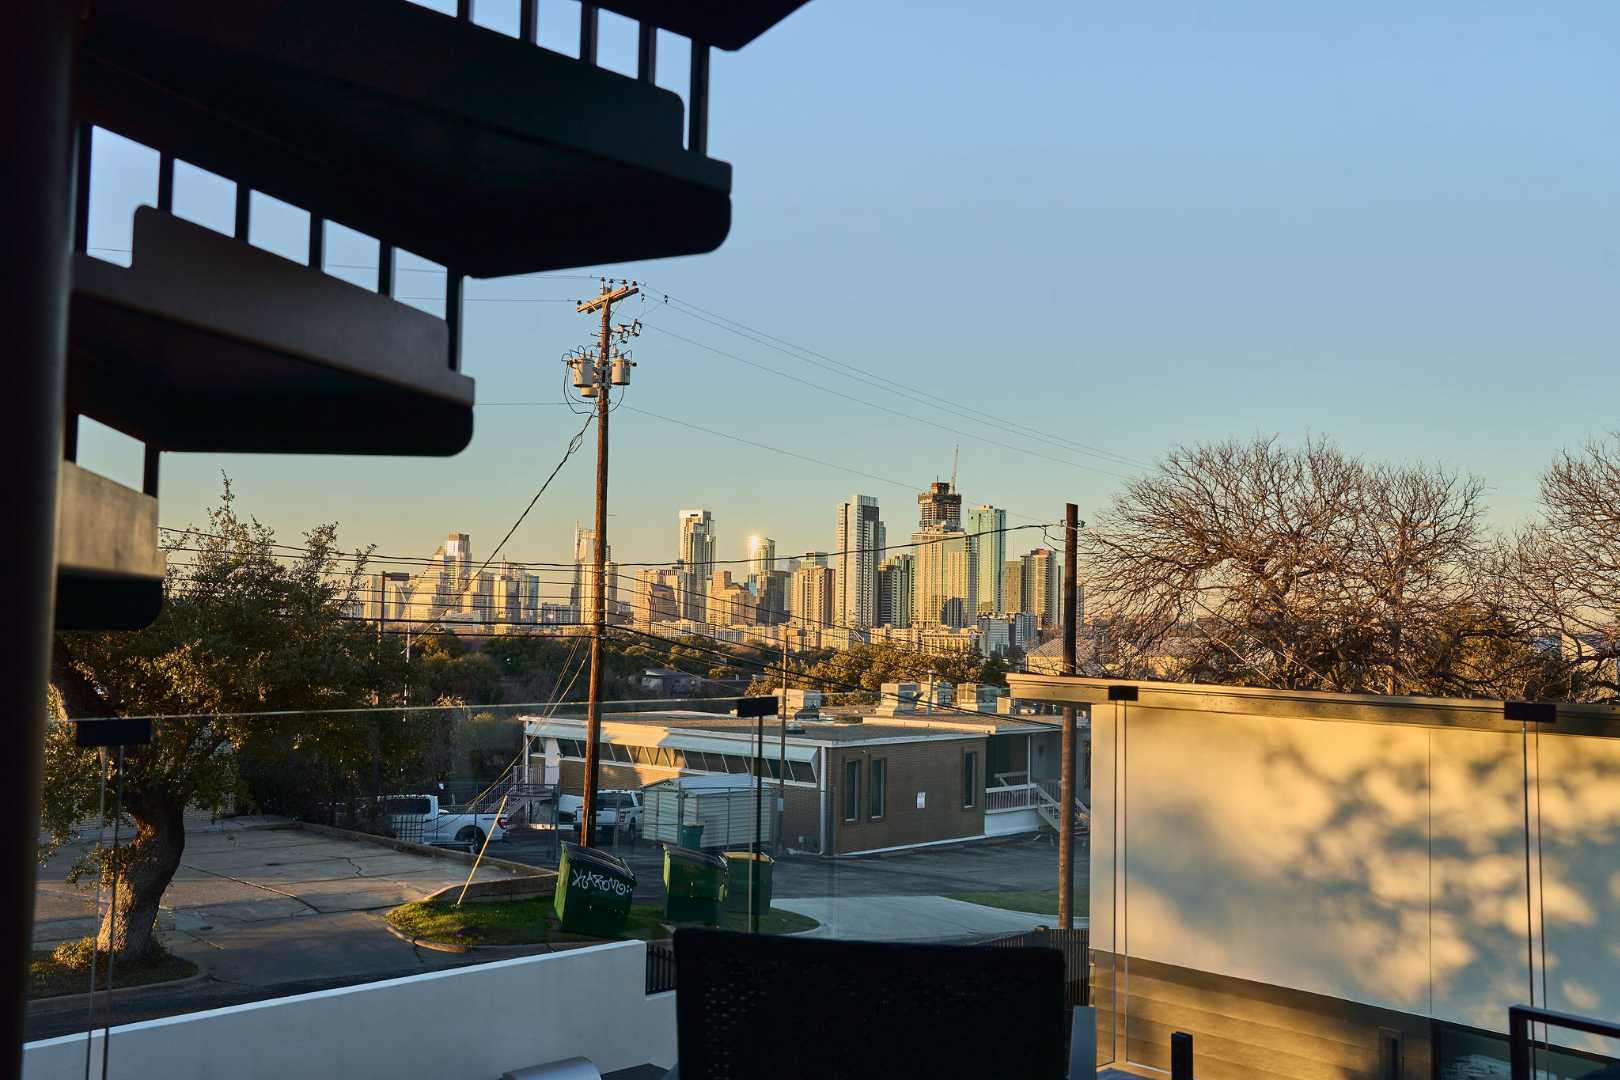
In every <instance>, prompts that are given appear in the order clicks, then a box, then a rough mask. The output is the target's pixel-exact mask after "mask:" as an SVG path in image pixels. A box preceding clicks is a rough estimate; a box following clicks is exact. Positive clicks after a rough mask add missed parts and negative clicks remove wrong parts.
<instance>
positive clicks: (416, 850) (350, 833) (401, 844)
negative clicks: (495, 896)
mask: <svg viewBox="0 0 1620 1080" xmlns="http://www.w3.org/2000/svg"><path fill="white" fill-rule="evenodd" d="M291 827H292V828H294V829H303V830H305V831H306V832H313V833H320V834H321V835H322V836H331V837H336V838H337V839H339V840H360V841H364V842H365V843H369V844H376V845H378V846H379V847H386V848H392V849H394V850H395V851H403V852H406V853H408V854H412V855H427V856H430V857H432V858H435V859H448V860H450V861H451V862H459V863H461V864H462V865H463V866H472V865H473V864H474V863H475V862H477V863H479V864H480V865H483V866H493V867H496V868H497V869H500V870H505V871H506V872H507V873H510V874H516V875H518V876H519V877H539V876H541V875H544V874H552V873H555V872H556V871H553V870H547V869H545V868H544V867H540V866H530V865H529V864H528V863H520V862H513V861H512V860H510V859H498V858H495V857H494V856H491V855H485V856H484V857H483V859H482V860H479V859H477V858H476V857H475V856H473V855H468V854H467V853H466V852H464V851H452V850H450V849H449V848H439V847H434V846H433V845H431V844H418V843H415V842H414V841H411V840H395V839H392V838H390V837H387V836H377V835H375V834H373V833H363V832H355V831H354V830H353V829H340V828H338V827H337V826H335V825H321V824H319V823H318V822H314V821H295V822H293V823H292V826H291Z"/></svg>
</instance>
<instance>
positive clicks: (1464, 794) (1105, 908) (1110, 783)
mask: <svg viewBox="0 0 1620 1080" xmlns="http://www.w3.org/2000/svg"><path fill="white" fill-rule="evenodd" d="M1369 700H1371V701H1373V702H1375V703H1376V702H1377V701H1378V700H1379V699H1369ZM1308 704H1309V708H1307V707H1305V706H1303V705H1302V707H1301V709H1300V712H1299V714H1298V715H1293V716H1288V715H1282V713H1284V712H1285V711H1286V710H1285V709H1284V708H1283V706H1280V705H1278V704H1277V703H1276V702H1275V701H1273V702H1271V703H1269V704H1268V705H1267V706H1266V708H1265V709H1264V710H1260V709H1256V710H1254V711H1245V709H1244V708H1243V707H1242V705H1241V703H1240V702H1234V703H1231V704H1230V707H1228V708H1211V707H1210V706H1209V704H1208V702H1204V703H1201V704H1200V705H1199V706H1197V707H1189V708H1186V709H1178V708H1174V707H1168V706H1166V705H1165V704H1164V701H1163V699H1158V700H1157V703H1156V704H1154V705H1152V706H1148V705H1145V704H1125V703H1112V702H1107V703H1100V704H1096V705H1094V706H1093V708H1092V728H1093V737H1094V740H1095V745H1094V758H1093V773H1092V781H1093V815H1094V816H1093V828H1092V837H1091V839H1092V847H1091V858H1092V862H1091V919H1092V921H1091V927H1092V945H1093V947H1094V948H1096V949H1098V950H1100V951H1101V952H1103V953H1104V954H1123V955H1124V956H1128V957H1130V958H1133V959H1141V960H1146V961H1152V962H1155V963H1158V964H1167V965H1175V966H1177V967H1180V968H1183V969H1191V970H1194V971H1200V972H1210V973H1214V974H1219V975H1225V976H1230V977H1233V978H1236V979H1244V980H1251V981H1254V982H1257V983H1264V984H1269V985H1273V986H1279V987H1289V988H1293V989H1297V990H1303V991H1307V992H1310V993H1314V994H1321V995H1327V996H1330V997H1334V998H1339V999H1343V1000H1346V1001H1350V1002H1358V1003H1363V1004H1367V1005H1372V1006H1378V1007H1382V1008H1386V1009H1393V1010H1399V1011H1401V1012H1404V1013H1409V1014H1414V1015H1418V1016H1425V1017H1434V1018H1437V1019H1441V1020H1450V1021H1455V1022H1459V1023H1463V1024H1467V1025H1470V1026H1473V1027H1478V1028H1484V1029H1487V1030H1493V1031H1499V1032H1500V1031H1505V1030H1506V1021H1507V1009H1508V1006H1509V1005H1510V1004H1514V1003H1518V1002H1525V1001H1531V1000H1534V1002H1535V1003H1537V1004H1541V1003H1543V1002H1545V1003H1546V1004H1547V1005H1549V1006H1551V1007H1553V1008H1557V1009H1567V1010H1569V1011H1573V1012H1580V1013H1587V1014H1591V1015H1598V1016H1606V1017H1613V1016H1620V945H1617V944H1616V941H1617V938H1616V936H1615V931H1614V928H1615V927H1617V926H1620V740H1616V739H1614V738H1606V737H1588V736H1578V735H1570V734H1558V733H1556V732H1557V726H1556V725H1555V726H1553V727H1550V728H1547V729H1544V730H1543V732H1542V733H1541V734H1539V735H1536V734H1534V733H1532V734H1530V735H1528V736H1526V735H1525V734H1523V733H1521V732H1520V731H1512V730H1504V729H1503V726H1501V725H1498V726H1497V728H1496V729H1495V730H1492V729H1490V727H1489V726H1488V725H1484V726H1467V725H1448V724H1435V725H1432V726H1430V725H1425V724H1421V723H1412V722H1390V723H1381V722H1376V716H1377V715H1378V713H1377V712H1376V711H1375V710H1374V711H1371V712H1369V711H1368V708H1369V707H1365V706H1364V707H1361V708H1362V711H1361V712H1359V713H1357V716H1356V719H1355V720H1354V721H1352V720H1345V721H1337V720H1334V719H1331V718H1329V717H1331V713H1332V710H1331V709H1330V708H1329V707H1328V706H1326V705H1323V704H1321V703H1319V702H1313V703H1308ZM1388 708H1389V715H1390V717H1391V719H1392V721H1393V720H1394V719H1395V718H1396V717H1397V715H1398V714H1400V710H1403V709H1404V710H1407V712H1408V713H1409V712H1410V708H1411V707H1410V706H1409V705H1407V704H1403V703H1401V702H1399V701H1394V700H1392V701H1391V702H1390V704H1389V706H1388ZM1497 708H1498V709H1500V705H1498V706H1497ZM1324 713H1327V714H1328V716H1327V717H1324V715H1323V714H1324ZM1498 715H1500V714H1499V713H1498ZM1369 719H1372V720H1373V722H1369ZM1527 793H1528V794H1527ZM1527 818H1528V821H1527ZM1100 963H1101V964H1102V965H1103V966H1104V970H1103V971H1102V972H1100V973H1099V974H1100V976H1101V977H1102V978H1104V979H1106V978H1107V977H1108V976H1109V974H1110V971H1109V967H1110V965H1114V964H1119V965H1121V966H1122V965H1123V963H1124V961H1123V960H1115V959H1113V958H1111V957H1109V956H1107V955H1105V956H1103V957H1101V958H1100ZM1117 974H1119V975H1120V976H1121V978H1123V971H1120V972H1117ZM1114 1019H1115V1018H1113V1017H1110V1016H1106V1015H1102V1014H1100V1015H1099V1024H1100V1025H1101V1026H1102V1027H1103V1028H1104V1029H1105V1030H1106V1029H1108V1028H1109V1026H1110V1024H1111V1023H1112V1022H1113V1021H1114ZM1124 1023H1125V1025H1126V1031H1125V1032H1124V1034H1128V1035H1130V1037H1131V1038H1132V1039H1134V1038H1135V1036H1134V1034H1131V1033H1130V1032H1129V1026H1130V1024H1131V1018H1130V1017H1129V1016H1127V1017H1125V1018H1124ZM1107 1037H1108V1035H1107V1034H1105V1032H1100V1033H1099V1039H1100V1041H1105V1040H1106V1038H1107ZM1564 1041H1566V1042H1569V1043H1578V1042H1580V1041H1581V1040H1579V1039H1577V1038H1574V1037H1571V1038H1569V1039H1567V1040H1564ZM1609 1049H1610V1050H1611V1052H1612V1050H1613V1049H1614V1048H1613V1047H1610V1048H1609Z"/></svg>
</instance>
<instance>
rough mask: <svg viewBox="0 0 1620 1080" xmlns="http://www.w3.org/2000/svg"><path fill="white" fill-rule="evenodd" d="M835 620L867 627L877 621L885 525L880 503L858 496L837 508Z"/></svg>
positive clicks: (853, 625)
mask: <svg viewBox="0 0 1620 1080" xmlns="http://www.w3.org/2000/svg"><path fill="white" fill-rule="evenodd" d="M833 551H834V555H833V558H834V560H835V561H834V563H833V575H834V582H833V589H834V603H833V611H832V621H833V622H837V623H840V624H842V625H844V626H849V627H867V626H871V625H873V623H874V622H875V621H876V618H877V565H878V562H879V561H880V560H881V558H882V556H883V522H882V521H880V520H879V519H878V502H877V500H876V499H875V498H873V497H872V496H870V495H855V496H852V497H851V498H850V499H849V500H848V501H847V502H843V503H840V504H839V506H838V517H837V526H836V529H835V531H834V534H833Z"/></svg>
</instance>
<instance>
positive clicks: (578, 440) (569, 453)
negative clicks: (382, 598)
mask: <svg viewBox="0 0 1620 1080" xmlns="http://www.w3.org/2000/svg"><path fill="white" fill-rule="evenodd" d="M590 426H591V425H590V421H588V420H587V421H586V422H585V424H584V425H583V426H581V427H580V429H579V430H578V431H577V432H575V433H574V437H573V438H572V439H569V440H568V446H567V448H566V449H565V450H563V456H562V457H561V458H560V459H558V461H557V464H556V465H555V466H554V467H553V468H552V470H551V475H550V476H548V477H546V479H545V482H544V483H542V484H541V485H540V489H539V490H538V491H536V492H535V493H534V498H532V499H530V500H529V505H528V506H525V507H524V508H523V513H521V514H519V515H518V518H517V520H516V521H514V522H512V527H511V528H510V529H507V530H506V535H505V536H503V537H501V542H500V543H498V544H496V545H495V550H493V551H491V552H490V553H489V558H487V559H485V560H484V565H483V566H480V567H479V568H478V570H477V572H475V573H474V574H473V575H472V576H471V577H469V578H468V579H467V584H466V585H465V586H463V587H462V590H461V592H460V593H458V594H457V595H456V602H457V603H458V604H459V603H460V601H461V598H462V597H463V596H465V595H466V594H467V590H468V589H469V588H471V587H472V585H473V582H475V581H477V580H478V577H479V575H481V574H482V573H483V572H484V571H485V570H488V569H489V564H490V563H492V562H494V561H495V556H497V555H499V554H500V553H501V549H502V548H504V547H506V542H507V541H508V540H510V539H512V534H513V533H515V532H517V531H518V526H519V525H522V524H523V521H524V519H525V518H527V517H528V516H529V511H531V510H533V509H534V504H535V503H537V502H539V501H540V496H542V495H544V494H545V493H546V489H547V488H549V487H550V486H551V482H552V481H553V480H555V479H557V474H558V473H560V472H562V468H563V466H564V465H566V464H568V459H569V458H571V457H573V456H574V452H575V451H576V450H578V449H579V448H580V446H581V445H583V443H584V441H585V432H586V431H587V430H588V429H589V428H590ZM440 618H443V616H440ZM437 621H438V620H435V621H434V624H435V625H437Z"/></svg>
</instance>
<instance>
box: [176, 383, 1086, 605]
mask: <svg viewBox="0 0 1620 1080" xmlns="http://www.w3.org/2000/svg"><path fill="white" fill-rule="evenodd" d="M625 407H626V408H631V409H633V408H634V406H629V405H627V406H625ZM576 437H577V436H576ZM555 475H556V474H555V473H553V476H555ZM548 482H549V481H548ZM543 490H544V489H542V491H543ZM537 497H538V496H537ZM530 509H533V504H532V503H531V505H530ZM525 513H527V511H525ZM521 520H522V519H521V518H520V519H519V522H520V523H521ZM1061 524H1063V522H1061V521H1040V522H1034V523H1031V524H1028V525H1007V526H1004V527H1002V528H1000V529H980V530H978V531H976V532H954V533H951V534H949V535H942V536H936V537H932V538H930V539H926V540H910V541H907V542H905V543H903V544H884V545H882V546H879V547H853V548H842V549H840V550H838V551H818V552H815V553H814V554H815V555H817V556H827V557H829V558H830V557H832V556H834V555H865V554H872V555H876V554H879V553H881V552H885V551H902V550H907V549H911V548H919V547H928V546H930V545H933V544H944V543H950V542H951V541H953V540H962V539H973V538H976V537H980V536H997V535H1002V534H1005V533H1015V532H1025V531H1027V530H1030V529H1048V528H1053V527H1055V526H1058V525H1061ZM159 528H160V529H161V530H162V531H163V532H167V533H178V534H181V535H182V536H184V535H190V536H197V537H203V538H207V539H213V540H228V539H230V538H229V537H226V536H221V535H220V534H218V533H207V532H202V531H200V530H197V529H187V528H179V527H176V526H170V525H162V526H159ZM514 528H515V526H514ZM510 537H511V532H510V531H508V534H507V539H510ZM505 542H506V541H505V540H502V542H501V543H502V544H504V543H505ZM266 546H268V547H273V548H281V549H283V550H286V551H289V552H291V553H292V554H290V555H272V557H274V558H293V557H298V556H302V555H304V554H306V553H307V550H308V549H306V548H301V547H299V546H297V545H296V544H275V543H272V544H269V545H266ZM165 550H167V551H180V552H197V551H202V550H204V549H201V548H188V547H184V546H175V547H170V548H166V549H165ZM497 550H499V547H497ZM807 554H808V553H807ZM792 557H794V556H783V558H792ZM332 558H334V559H338V560H343V561H350V562H353V561H359V562H365V563H372V562H380V563H386V564H391V565H407V566H441V565H443V563H442V561H441V560H439V559H433V558H423V557H421V556H416V555H378V554H375V553H371V554H360V553H356V554H353V555H351V554H347V553H344V552H333V553H332ZM492 561H493V556H492V557H491V559H488V560H485V562H484V565H483V566H482V567H480V568H479V570H478V572H479V573H482V572H483V571H484V570H485V569H487V568H488V567H489V565H490V563H491V562H492ZM754 561H755V560H753V559H750V558H746V557H744V558H740V559H706V560H704V562H703V565H704V566H740V565H742V564H745V563H751V562H754ZM502 565H505V566H513V567H520V568H523V569H535V568H540V569H554V570H555V569H570V570H571V569H573V568H574V567H575V566H577V565H579V564H577V563H572V562H543V561H538V560H536V561H529V562H525V561H522V560H518V559H505V560H502ZM615 565H618V566H634V567H665V568H671V567H675V566H679V565H682V561H681V560H680V559H671V560H668V561H664V562H619V561H617V560H615Z"/></svg>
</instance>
